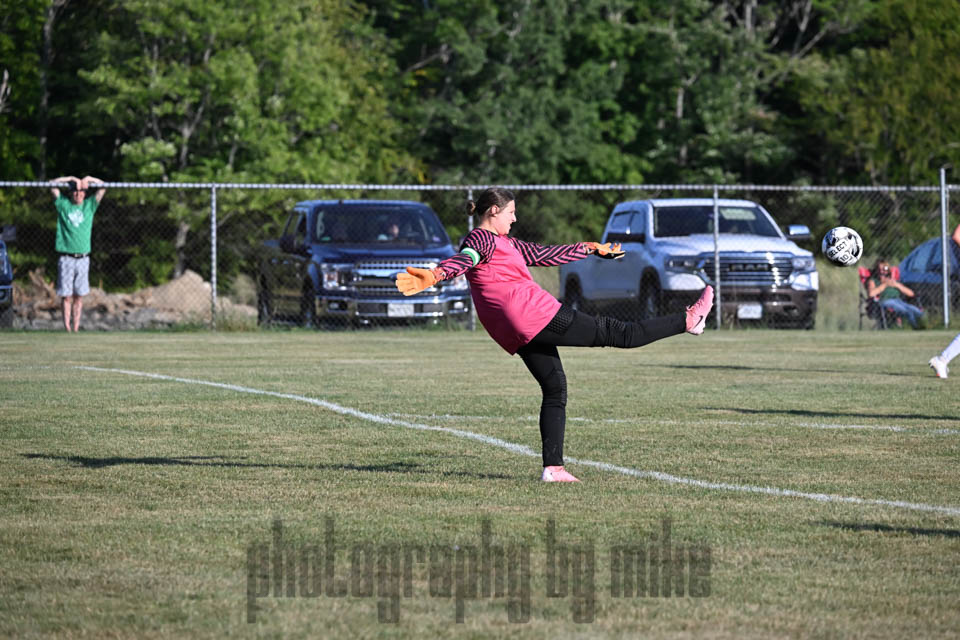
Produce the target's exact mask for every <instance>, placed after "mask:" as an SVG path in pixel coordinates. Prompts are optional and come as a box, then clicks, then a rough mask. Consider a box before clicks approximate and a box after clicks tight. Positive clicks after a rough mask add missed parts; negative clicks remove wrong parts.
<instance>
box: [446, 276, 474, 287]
mask: <svg viewBox="0 0 960 640" xmlns="http://www.w3.org/2000/svg"><path fill="white" fill-rule="evenodd" d="M443 288H444V289H446V290H447V291H466V290H467V289H469V288H470V285H469V284H468V283H467V277H466V276H463V275H460V276H457V277H456V278H454V279H453V280H447V281H446V282H444V283H443Z"/></svg>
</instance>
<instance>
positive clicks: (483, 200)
mask: <svg viewBox="0 0 960 640" xmlns="http://www.w3.org/2000/svg"><path fill="white" fill-rule="evenodd" d="M511 200H516V198H515V197H514V195H513V192H512V191H510V190H509V189H504V188H503V187H490V188H489V189H484V190H483V192H481V193H480V196H479V197H478V198H477V201H476V202H474V201H473V200H467V215H469V216H473V215H475V216H479V217H480V220H481V221H482V220H483V218H484V217H485V216H486V215H487V212H488V211H490V209H491V208H492V207H500V208H501V209H502V208H503V207H505V206H507V203H508V202H510V201H511Z"/></svg>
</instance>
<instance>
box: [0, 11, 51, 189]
mask: <svg viewBox="0 0 960 640" xmlns="http://www.w3.org/2000/svg"><path fill="white" fill-rule="evenodd" d="M46 4H47V3H46V2H43V1H42V0H25V1H24V2H14V3H7V5H5V6H4V9H3V11H0V176H3V177H4V178H5V179H7V180H18V179H20V180H23V179H27V180H29V179H33V178H34V177H35V176H36V175H37V173H36V167H37V165H38V162H37V161H38V159H39V157H40V145H39V141H38V139H37V137H36V131H35V124H36V119H37V116H38V109H39V104H40V87H41V82H40V75H41V62H40V50H41V46H40V43H41V38H42V30H43V17H44V9H45V5H46ZM0 198H2V194H0Z"/></svg>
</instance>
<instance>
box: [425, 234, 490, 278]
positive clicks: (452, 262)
mask: <svg viewBox="0 0 960 640" xmlns="http://www.w3.org/2000/svg"><path fill="white" fill-rule="evenodd" d="M495 247H496V244H495V243H494V239H493V234H492V233H490V232H489V231H487V230H485V229H474V230H473V231H471V232H470V233H468V234H467V237H466V238H464V239H463V244H462V245H461V246H460V253H458V254H456V255H455V256H451V257H449V258H447V259H446V260H443V261H442V262H440V264H439V265H438V268H439V269H440V270H442V271H443V279H444V280H450V279H452V278H456V277H457V276H459V275H462V274H464V273H466V272H467V271H468V270H470V269H471V268H473V267H475V266H477V265H478V264H480V263H482V262H489V260H490V257H491V256H492V255H493V251H494V249H495Z"/></svg>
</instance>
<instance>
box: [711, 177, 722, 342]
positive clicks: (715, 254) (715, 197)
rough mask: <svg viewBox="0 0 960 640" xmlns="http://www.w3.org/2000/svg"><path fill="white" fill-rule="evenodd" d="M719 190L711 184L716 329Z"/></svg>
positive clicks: (718, 270) (718, 279)
mask: <svg viewBox="0 0 960 640" xmlns="http://www.w3.org/2000/svg"><path fill="white" fill-rule="evenodd" d="M719 194H720V190H719V189H718V188H717V185H713V289H714V302H713V306H714V308H715V309H716V310H717V329H719V328H720V323H721V322H722V318H723V313H722V312H721V311H720V203H719V202H717V200H719V197H720V195H719Z"/></svg>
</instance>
